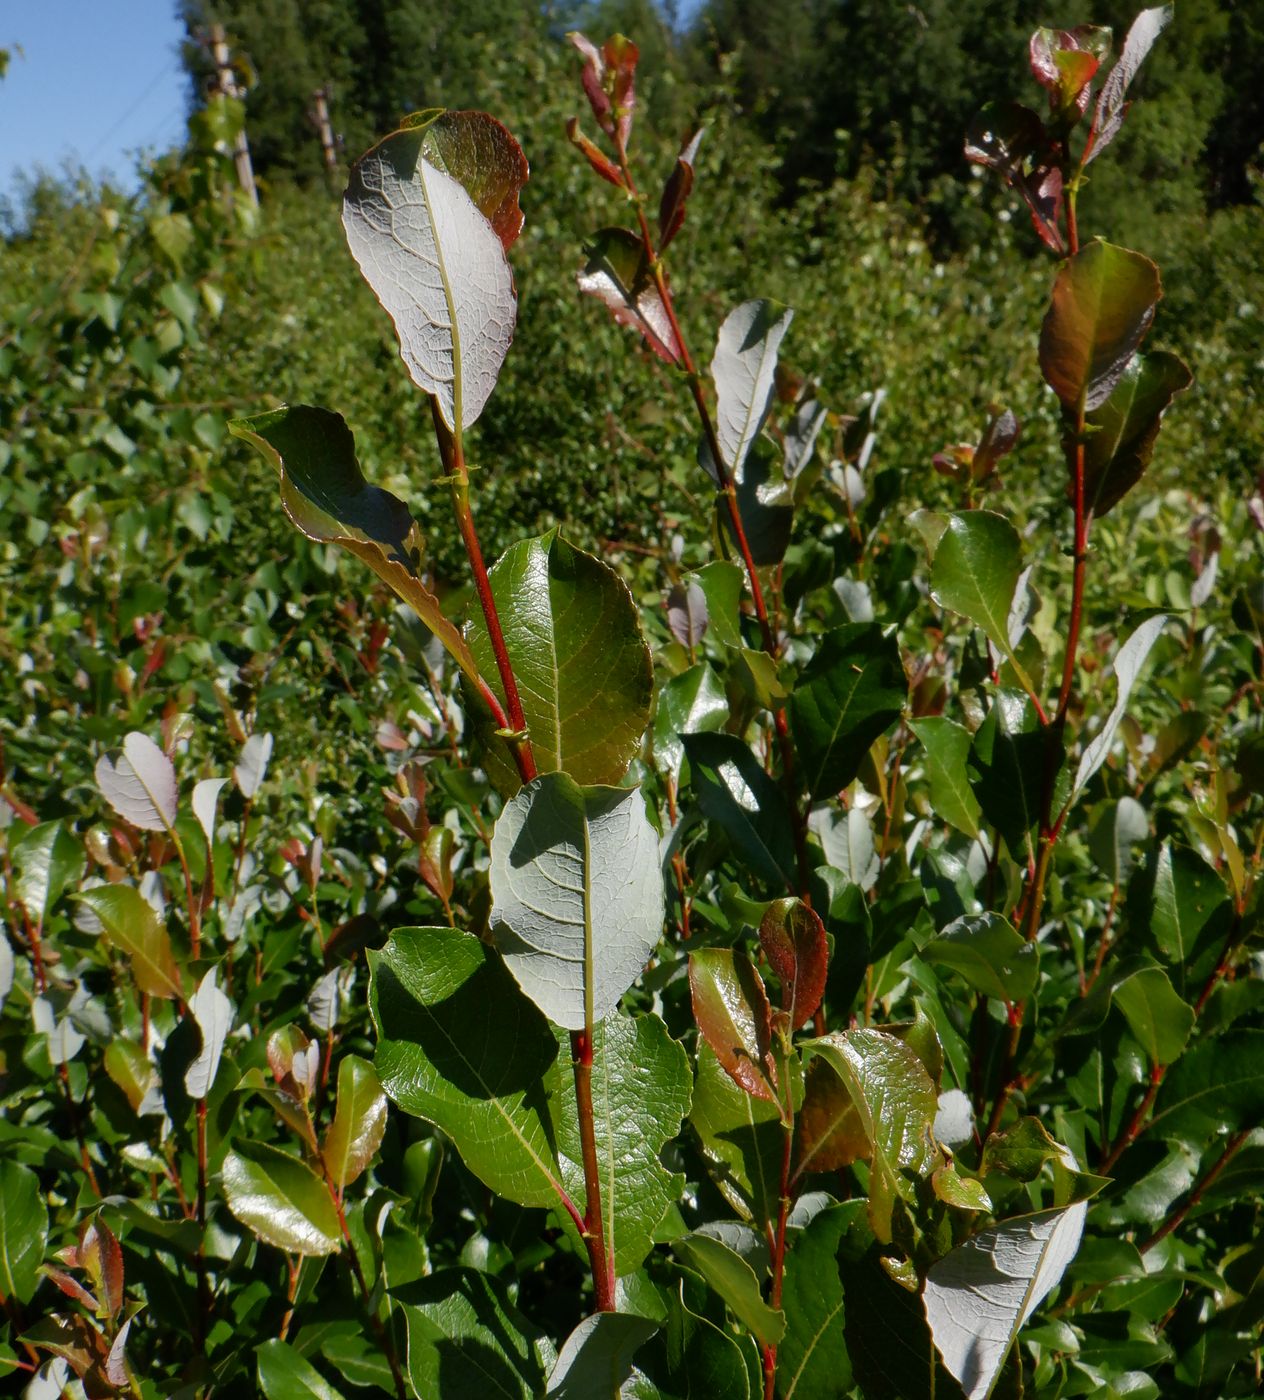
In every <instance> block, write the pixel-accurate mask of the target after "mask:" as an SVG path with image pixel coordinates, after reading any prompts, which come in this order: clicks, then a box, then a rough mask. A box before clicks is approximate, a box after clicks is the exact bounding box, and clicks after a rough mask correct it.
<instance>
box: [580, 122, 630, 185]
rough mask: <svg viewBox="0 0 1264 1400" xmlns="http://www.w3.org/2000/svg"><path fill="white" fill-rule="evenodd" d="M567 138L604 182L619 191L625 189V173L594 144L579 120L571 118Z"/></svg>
mask: <svg viewBox="0 0 1264 1400" xmlns="http://www.w3.org/2000/svg"><path fill="white" fill-rule="evenodd" d="M566 136H567V139H568V140H569V141H570V143H571V145H572V146H574V147H575V149H576V150H578V151H579V152H580V153H581V154H582V155H583V156H584V158H585V159H586V160H587V161H588V164H589V165H591V166H592V168H593V169H594V170H595V171H596V172H597V174H598V175H600V176H601V178H602V179H603V180H609V181H610V183H611V184H612V185H615V186H616V187H617V188H619V189H625V188H626V186H625V185H624V183H623V172H622V171H621V170H620V169H619V167H618V166H617V165H616V164H615V163H614V161H612V160H611V159H610V157H609V156H607V155H606V153H605V152H604V151H603V150H601V148H600V147H599V146H595V145H593V143H592V142H591V141H590V140H589V139H588V137H587V136H585V135H584V133H583V132H582V131H580V129H579V118H578V117H571V118H569V119H568V121H567V123H566Z"/></svg>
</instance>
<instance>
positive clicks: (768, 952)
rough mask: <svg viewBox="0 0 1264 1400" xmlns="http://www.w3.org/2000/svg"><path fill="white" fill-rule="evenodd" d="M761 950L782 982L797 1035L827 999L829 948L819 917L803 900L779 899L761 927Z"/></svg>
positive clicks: (786, 1008) (783, 1000) (783, 1001)
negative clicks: (826, 983)
mask: <svg viewBox="0 0 1264 1400" xmlns="http://www.w3.org/2000/svg"><path fill="white" fill-rule="evenodd" d="M759 946H760V947H761V948H762V949H763V950H764V954H765V956H766V957H767V959H768V961H769V962H770V963H771V964H772V968H773V971H774V972H776V974H777V976H778V977H779V978H780V979H781V1006H782V1010H784V1011H785V1012H786V1013H787V1015H788V1016H789V1017H790V1029H791V1030H792V1031H796V1030H798V1029H799V1027H800V1026H801V1025H803V1023H804V1022H805V1021H810V1020H811V1019H812V1017H813V1016H815V1015H816V1012H817V1008H818V1007H819V1006H820V1004H821V998H822V997H823V996H824V995H825V974H826V972H827V971H828V970H829V945H828V943H827V942H826V938H825V925H824V924H823V923H822V922H821V920H820V916H819V915H818V914H817V913H816V912H815V911H814V910H813V909H812V908H811V907H810V906H809V905H807V904H804V902H803V901H802V900H801V899H776V900H773V902H772V903H771V904H770V905H769V906H768V909H767V911H766V912H765V914H764V917H763V918H762V919H761V920H760V923H759Z"/></svg>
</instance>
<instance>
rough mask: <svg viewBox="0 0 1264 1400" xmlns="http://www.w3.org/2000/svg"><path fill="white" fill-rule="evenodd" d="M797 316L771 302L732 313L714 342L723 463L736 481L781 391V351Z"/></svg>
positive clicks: (717, 419) (756, 303)
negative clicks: (778, 373) (777, 378)
mask: <svg viewBox="0 0 1264 1400" xmlns="http://www.w3.org/2000/svg"><path fill="white" fill-rule="evenodd" d="M793 319H794V312H793V311H791V310H790V309H789V307H784V306H779V305H778V304H777V303H776V302H771V301H747V302H743V304H742V305H741V306H739V307H738V308H737V309H736V310H735V311H731V312H729V314H728V316H727V317H725V320H724V324H723V325H722V326H721V327H720V334H719V337H718V338H717V340H716V344H715V355H714V357H713V358H712V360H711V378H712V379H713V380H714V381H715V392H716V410H715V431H716V437H717V438H718V439H719V443H720V451H721V453H723V455H724V465H725V466H726V467H727V468H728V472H729V475H730V476H731V477H734V478H736V477H737V475H738V473H739V472H740V470H741V467H742V463H743V462H744V461H745V460H746V454H747V453H748V452H749V451H750V449H751V445H752V444H753V443H754V441H755V439H756V438H757V437H758V436H759V432H760V429H761V428H762V427H763V425H764V420H765V419H766V418H767V417H768V410H769V408H770V407H771V406H772V399H773V394H774V393H775V391H776V382H775V376H776V370H777V351H778V349H779V347H780V345H781V341H782V338H783V337H784V336H785V333H786V331H787V330H789V328H790V322H791V321H792V320H793Z"/></svg>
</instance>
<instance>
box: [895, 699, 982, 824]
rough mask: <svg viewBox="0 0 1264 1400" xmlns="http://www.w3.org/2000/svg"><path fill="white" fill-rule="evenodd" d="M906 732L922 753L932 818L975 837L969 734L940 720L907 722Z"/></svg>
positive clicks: (975, 800)
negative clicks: (919, 745) (968, 763)
mask: <svg viewBox="0 0 1264 1400" xmlns="http://www.w3.org/2000/svg"><path fill="white" fill-rule="evenodd" d="M909 728H910V729H911V730H912V731H913V733H914V734H916V735H917V738H918V740H919V741H920V743H921V745H922V747H923V748H924V749H925V750H926V777H927V779H928V780H929V782H930V802H931V806H932V807H933V809H934V811H935V815H936V816H937V817H940V818H942V819H943V820H944V821H946V822H947V823H948V824H949V825H950V826H954V827H956V828H957V830H958V831H963V832H964V833H965V834H966V835H967V836H969V837H972V838H973V837H976V836H978V834H979V816H980V812H979V801H978V798H976V797H975V795H974V792H973V791H972V789H971V787H970V779H969V776H968V774H967V772H966V761H967V759H968V758H969V756H970V743H971V736H970V731H969V730H968V729H967V728H966V727H965V726H964V725H961V724H956V723H954V722H953V721H952V720H950V719H944V718H942V717H941V716H928V717H927V718H926V719H915V720H910V721H909Z"/></svg>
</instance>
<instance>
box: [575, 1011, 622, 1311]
mask: <svg viewBox="0 0 1264 1400" xmlns="http://www.w3.org/2000/svg"><path fill="white" fill-rule="evenodd" d="M571 1057H572V1062H573V1064H574V1067H575V1108H576V1111H577V1112H578V1114H579V1141H580V1147H581V1155H582V1157H583V1161H584V1220H583V1227H584V1228H583V1237H584V1245H585V1247H586V1248H587V1250H588V1262H589V1264H590V1265H591V1267H592V1277H593V1292H594V1294H595V1306H596V1310H597V1312H614V1311H615V1275H614V1254H613V1253H612V1252H611V1251H610V1250H609V1249H608V1248H607V1246H606V1227H605V1221H604V1219H603V1218H602V1211H601V1175H600V1172H599V1170H598V1166H597V1137H596V1133H595V1131H594V1126H593V1101H592V1067H593V1045H592V1031H591V1030H582V1031H572V1032H571Z"/></svg>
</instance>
